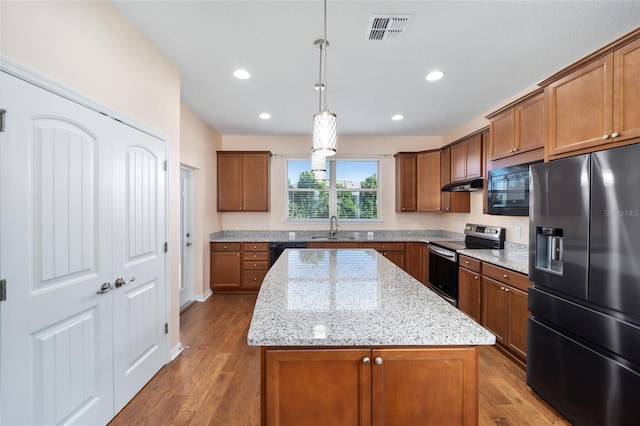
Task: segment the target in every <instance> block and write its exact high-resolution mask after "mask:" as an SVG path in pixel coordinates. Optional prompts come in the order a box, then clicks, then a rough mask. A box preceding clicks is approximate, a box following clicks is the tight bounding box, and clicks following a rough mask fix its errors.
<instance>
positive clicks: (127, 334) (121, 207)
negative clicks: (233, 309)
mask: <svg viewBox="0 0 640 426" xmlns="http://www.w3.org/2000/svg"><path fill="white" fill-rule="evenodd" d="M114 144H115V146H114V149H115V152H116V154H115V155H114V157H113V159H114V173H113V188H114V197H113V213H114V226H115V229H119V230H121V232H116V233H114V250H113V276H114V280H115V279H117V278H120V279H121V280H122V282H124V283H126V284H124V285H122V286H121V287H117V285H118V284H116V283H115V281H114V285H115V286H116V288H114V291H113V297H114V317H113V323H114V347H115V353H114V366H115V372H114V374H115V389H114V391H115V411H116V412H118V411H120V409H122V407H124V405H125V404H126V403H127V402H128V401H129V400H130V399H131V398H132V397H133V396H134V395H135V394H136V393H137V392H138V391H139V390H140V389H141V388H142V387H143V386H144V385H145V384H146V383H147V382H148V381H149V380H150V379H151V378H152V377H153V375H154V374H155V373H156V372H157V371H158V370H159V369H160V368H161V367H162V366H163V365H164V363H165V361H166V359H165V354H166V350H165V348H164V346H165V344H164V336H165V333H164V322H165V320H164V312H165V307H164V303H165V292H164V288H165V283H164V274H165V263H164V257H165V256H164V253H163V252H164V248H163V245H164V239H163V237H162V236H163V235H164V227H165V220H164V199H165V196H164V193H165V184H164V182H165V173H166V172H165V171H164V170H163V167H162V163H163V162H164V144H163V143H162V141H160V140H158V139H156V138H154V137H152V136H149V135H147V134H145V133H142V132H140V131H138V130H135V129H133V128H130V127H126V128H125V129H122V130H121V131H120V138H119V139H118V141H117V142H116V141H114Z"/></svg>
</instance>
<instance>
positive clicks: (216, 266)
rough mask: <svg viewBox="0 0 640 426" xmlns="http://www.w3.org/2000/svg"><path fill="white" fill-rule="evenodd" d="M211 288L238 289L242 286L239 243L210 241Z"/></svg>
mask: <svg viewBox="0 0 640 426" xmlns="http://www.w3.org/2000/svg"><path fill="white" fill-rule="evenodd" d="M210 248H211V277H210V284H211V290H212V291H214V292H221V291H238V290H239V289H240V287H241V286H242V258H241V256H240V255H241V252H242V250H241V244H240V243H210Z"/></svg>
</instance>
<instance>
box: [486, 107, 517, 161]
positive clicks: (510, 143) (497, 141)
mask: <svg viewBox="0 0 640 426" xmlns="http://www.w3.org/2000/svg"><path fill="white" fill-rule="evenodd" d="M490 129H491V130H490V132H491V136H490V138H491V141H490V147H491V148H490V149H491V160H498V159H500V158H504V157H508V156H510V155H512V154H513V150H514V149H515V147H516V140H515V135H516V131H515V129H516V121H515V111H514V110H513V109H511V108H510V109H508V110H506V111H504V112H502V113H501V114H500V115H496V116H495V117H493V118H492V119H491V124H490Z"/></svg>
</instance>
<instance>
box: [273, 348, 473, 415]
mask: <svg viewBox="0 0 640 426" xmlns="http://www.w3.org/2000/svg"><path fill="white" fill-rule="evenodd" d="M262 360H263V371H262V409H263V411H262V424H263V425H268V426H276V425H277V426H285V425H300V424H304V425H323V426H324V425H331V424H340V425H354V426H355V425H373V426H383V425H384V426H396V425H397V426H401V425H402V426H406V425H431V424H433V425H477V422H478V362H477V360H478V355H477V348H476V347H447V348H421V349H413V348H408V349H403V348H394V349H391V348H390V349H298V350H291V349H269V348H263V351H262Z"/></svg>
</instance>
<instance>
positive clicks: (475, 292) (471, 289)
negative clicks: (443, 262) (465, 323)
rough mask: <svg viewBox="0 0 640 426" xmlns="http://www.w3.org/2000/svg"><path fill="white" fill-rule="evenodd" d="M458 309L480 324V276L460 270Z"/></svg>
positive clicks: (466, 270)
mask: <svg viewBox="0 0 640 426" xmlns="http://www.w3.org/2000/svg"><path fill="white" fill-rule="evenodd" d="M458 309H460V310H461V311H462V312H464V313H466V314H467V315H469V316H470V317H471V318H473V319H474V320H476V321H478V322H480V275H479V274H478V273H477V272H473V271H470V270H468V269H464V268H459V269H458Z"/></svg>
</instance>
